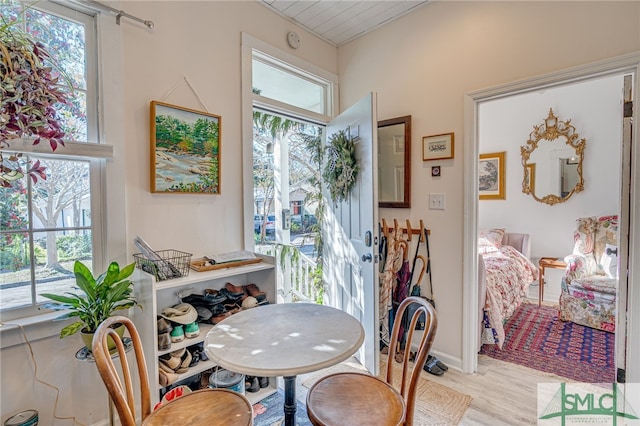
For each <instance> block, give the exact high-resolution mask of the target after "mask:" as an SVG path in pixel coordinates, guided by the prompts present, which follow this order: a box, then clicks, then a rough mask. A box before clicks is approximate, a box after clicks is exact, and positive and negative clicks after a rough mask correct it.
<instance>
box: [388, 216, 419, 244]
mask: <svg viewBox="0 0 640 426" xmlns="http://www.w3.org/2000/svg"><path fill="white" fill-rule="evenodd" d="M381 228H382V234H383V235H384V236H385V237H387V238H388V237H389V234H391V233H392V232H394V231H395V230H396V229H397V230H398V232H400V233H402V234H403V235H405V234H406V235H407V241H411V238H412V235H419V240H418V241H419V242H422V241H424V239H425V234H424V232H425V227H424V222H423V221H422V219H420V225H419V227H413V226H411V221H410V220H409V219H407V220H406V226H404V227H399V226H398V219H393V226H391V225H388V224H387V220H386V219H382V225H381ZM426 232H427V235H431V230H429V229H426Z"/></svg>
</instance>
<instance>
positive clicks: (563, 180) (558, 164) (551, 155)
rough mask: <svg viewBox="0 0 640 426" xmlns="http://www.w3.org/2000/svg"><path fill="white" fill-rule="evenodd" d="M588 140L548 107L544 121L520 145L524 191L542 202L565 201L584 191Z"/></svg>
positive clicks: (552, 203)
mask: <svg viewBox="0 0 640 426" xmlns="http://www.w3.org/2000/svg"><path fill="white" fill-rule="evenodd" d="M586 143H587V141H586V140H585V139H584V138H583V139H580V137H579V136H578V133H577V132H576V129H575V127H574V126H573V125H571V120H567V121H559V120H558V117H556V116H555V115H553V110H552V109H549V116H548V117H547V118H546V119H545V120H544V123H543V124H540V125H534V126H533V132H531V133H530V134H529V140H527V144H526V145H525V146H521V147H520V154H521V155H522V165H523V166H524V172H523V176H524V177H523V179H522V192H524V193H525V194H531V196H533V198H534V199H535V200H536V201H538V202H541V203H546V204H549V205H551V206H552V205H554V204H558V203H564V202H565V201H567V200H568V199H569V198H571V196H572V195H573V194H575V193H577V192H580V191H583V190H584V179H583V178H582V160H583V157H584V148H585V147H586Z"/></svg>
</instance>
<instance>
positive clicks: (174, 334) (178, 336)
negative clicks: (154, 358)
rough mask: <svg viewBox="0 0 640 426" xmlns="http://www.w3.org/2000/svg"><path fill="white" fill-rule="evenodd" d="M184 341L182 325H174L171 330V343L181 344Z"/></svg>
mask: <svg viewBox="0 0 640 426" xmlns="http://www.w3.org/2000/svg"><path fill="white" fill-rule="evenodd" d="M183 340H184V330H183V329H182V325H176V326H175V327H173V330H171V342H172V343H177V342H182V341H183Z"/></svg>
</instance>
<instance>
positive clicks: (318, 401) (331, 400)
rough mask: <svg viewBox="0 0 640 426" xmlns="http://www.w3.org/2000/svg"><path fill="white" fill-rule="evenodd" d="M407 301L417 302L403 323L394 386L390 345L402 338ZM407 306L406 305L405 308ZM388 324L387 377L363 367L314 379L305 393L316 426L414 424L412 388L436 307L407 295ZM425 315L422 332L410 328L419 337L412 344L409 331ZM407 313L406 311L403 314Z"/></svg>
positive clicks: (429, 342) (431, 333) (428, 341)
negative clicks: (401, 350)
mask: <svg viewBox="0 0 640 426" xmlns="http://www.w3.org/2000/svg"><path fill="white" fill-rule="evenodd" d="M412 303H416V304H417V305H418V307H417V309H415V310H414V311H413V314H412V315H411V318H408V321H407V322H406V323H405V328H406V326H407V325H408V330H407V332H406V343H405V348H407V350H405V351H404V356H403V362H402V374H401V380H400V385H399V388H400V389H399V390H397V389H396V388H395V387H394V379H393V371H394V365H393V364H394V362H395V361H394V355H395V354H394V352H395V351H394V350H392V348H397V347H398V342H399V341H400V339H401V338H402V336H399V334H400V333H401V330H402V328H403V327H402V323H403V321H402V320H401V319H402V317H403V315H404V313H405V311H407V308H408V307H409V305H411V304H412ZM408 313H409V311H407V314H408ZM396 315H397V316H396V321H395V322H394V325H393V330H392V336H391V344H390V346H389V348H390V350H389V357H388V360H387V368H386V379H385V380H381V379H379V378H377V377H375V376H371V375H368V374H362V373H335V374H331V375H329V376H327V377H324V378H322V379H320V380H319V381H317V382H316V383H315V384H314V385H313V386H312V387H311V389H309V392H308V394H307V414H308V416H309V420H310V421H311V423H312V424H314V425H315V426H340V425H368V426H374V425H380V426H390V425H407V426H411V425H413V417H414V411H415V399H416V389H417V387H418V382H419V379H420V373H421V372H422V368H423V367H424V364H425V362H426V360H427V355H428V354H429V351H430V350H431V346H432V344H433V339H434V337H435V334H436V329H437V326H438V319H437V316H436V311H435V309H434V308H433V306H431V304H429V303H428V302H427V301H426V300H425V299H423V298H420V297H416V296H409V297H408V298H406V299H405V300H403V301H402V303H400V306H399V307H398V311H397V314H396ZM421 315H424V320H425V326H424V332H423V333H422V332H420V333H415V337H416V340H417V341H418V342H419V343H418V344H417V345H413V346H412V343H413V339H414V332H415V331H416V330H415V328H416V324H417V323H418V320H420V316H421ZM407 316H409V315H407ZM416 346H417V348H418V349H417V354H416V356H415V358H414V360H413V362H411V350H409V348H412V347H416Z"/></svg>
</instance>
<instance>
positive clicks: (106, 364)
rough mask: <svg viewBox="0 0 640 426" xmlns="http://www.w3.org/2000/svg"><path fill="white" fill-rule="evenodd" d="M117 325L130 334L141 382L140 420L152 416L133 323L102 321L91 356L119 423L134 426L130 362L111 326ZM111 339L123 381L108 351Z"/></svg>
mask: <svg viewBox="0 0 640 426" xmlns="http://www.w3.org/2000/svg"><path fill="white" fill-rule="evenodd" d="M118 323H120V324H123V325H124V326H125V327H126V329H127V331H128V332H129V336H130V337H131V343H132V347H133V352H134V355H135V358H136V366H137V369H138V377H139V380H140V403H141V420H144V419H145V418H146V417H147V416H149V413H151V394H150V390H149V378H148V372H147V365H146V362H145V357H144V351H143V349H142V342H141V340H140V335H139V334H138V331H137V330H136V328H135V326H134V324H133V322H132V321H131V320H130V319H129V318H127V317H124V316H113V317H110V318H108V319H106V320H105V321H103V322H102V323H101V324H100V326H99V327H98V329H97V330H96V333H95V335H94V339H93V348H92V352H93V356H94V358H95V361H96V366H97V368H98V372H99V373H100V377H102V381H103V382H104V384H105V386H106V388H107V392H108V393H109V397H110V398H111V401H113V404H114V405H115V407H116V410H117V412H118V416H119V417H120V423H121V424H122V425H123V426H135V424H136V420H135V419H136V398H135V392H134V389H133V379H132V375H131V369H130V367H129V363H128V360H127V354H126V348H125V346H124V344H123V343H122V340H121V339H120V337H119V336H118V334H117V333H116V331H115V330H114V329H113V328H111V326H112V325H114V324H118ZM109 337H111V338H112V339H113V340H114V341H115V345H116V352H115V354H117V358H119V360H120V366H121V369H122V377H121V376H120V375H119V374H118V372H117V370H116V367H115V364H114V359H115V358H116V355H115V354H113V355H112V354H111V353H110V351H109V347H108V338H109ZM123 385H124V386H123Z"/></svg>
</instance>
